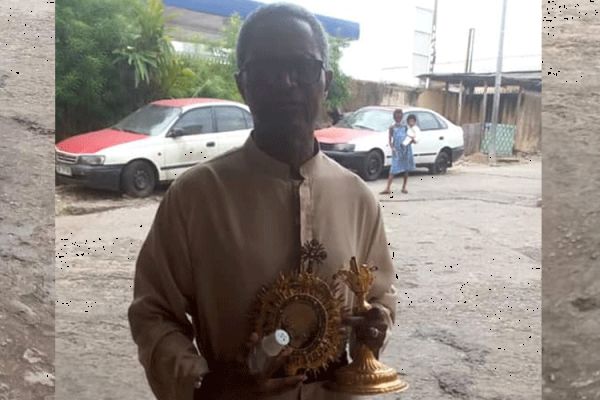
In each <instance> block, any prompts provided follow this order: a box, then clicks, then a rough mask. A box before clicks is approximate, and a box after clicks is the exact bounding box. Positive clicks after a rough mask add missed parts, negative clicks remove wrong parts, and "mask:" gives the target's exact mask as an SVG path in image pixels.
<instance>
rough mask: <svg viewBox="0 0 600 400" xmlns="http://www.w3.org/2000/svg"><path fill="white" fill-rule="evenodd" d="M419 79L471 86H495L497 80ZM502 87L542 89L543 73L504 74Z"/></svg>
mask: <svg viewBox="0 0 600 400" xmlns="http://www.w3.org/2000/svg"><path fill="white" fill-rule="evenodd" d="M418 77H419V78H422V79H425V78H429V79H431V80H433V81H441V82H448V83H452V84H459V83H461V82H462V83H463V84H465V85H469V86H484V85H485V84H486V83H487V84H488V86H493V85H494V83H495V80H496V74H495V73H493V72H488V73H450V74H440V73H437V74H435V73H434V74H422V75H419V76H418ZM501 82H502V85H503V86H504V85H521V86H531V87H541V85H542V71H510V72H503V73H502V81H501Z"/></svg>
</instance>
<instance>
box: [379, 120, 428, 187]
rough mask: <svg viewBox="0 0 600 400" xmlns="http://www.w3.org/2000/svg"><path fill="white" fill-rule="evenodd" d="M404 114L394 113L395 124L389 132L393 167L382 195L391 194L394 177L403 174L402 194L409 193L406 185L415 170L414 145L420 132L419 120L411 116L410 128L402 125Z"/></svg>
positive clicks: (408, 121)
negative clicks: (409, 175) (410, 174)
mask: <svg viewBox="0 0 600 400" xmlns="http://www.w3.org/2000/svg"><path fill="white" fill-rule="evenodd" d="M402 116H403V112H402V110H400V109H397V110H395V111H394V121H395V124H394V125H392V126H391V127H390V130H389V143H390V148H391V149H392V167H391V168H390V175H389V177H388V181H387V186H386V188H385V190H384V191H382V192H381V193H380V194H390V193H391V190H390V189H391V187H392V180H393V179H394V176H396V175H400V174H403V176H404V182H403V184H402V193H408V190H406V184H407V183H408V172H409V171H413V170H414V169H415V159H414V157H413V152H412V144H413V143H416V142H417V141H416V135H417V131H418V129H419V128H418V127H417V126H416V124H417V118H416V117H415V116H414V115H412V114H411V115H409V116H408V118H407V119H406V122H407V123H408V126H406V125H404V124H403V123H402Z"/></svg>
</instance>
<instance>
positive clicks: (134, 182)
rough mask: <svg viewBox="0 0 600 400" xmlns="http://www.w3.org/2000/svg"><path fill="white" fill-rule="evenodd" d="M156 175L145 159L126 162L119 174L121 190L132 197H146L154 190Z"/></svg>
mask: <svg viewBox="0 0 600 400" xmlns="http://www.w3.org/2000/svg"><path fill="white" fill-rule="evenodd" d="M155 186H156V175H155V173H154V168H152V165H150V164H149V163H148V162H146V161H141V160H137V161H134V162H132V163H131V164H128V165H127V166H126V167H125V169H123V173H122V175H121V187H122V188H123V191H124V192H125V193H126V194H128V195H129V196H132V197H147V196H150V195H151V194H152V192H154V187H155Z"/></svg>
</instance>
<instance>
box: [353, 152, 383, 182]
mask: <svg viewBox="0 0 600 400" xmlns="http://www.w3.org/2000/svg"><path fill="white" fill-rule="evenodd" d="M381 171H383V157H382V155H381V153H380V152H378V151H377V150H371V151H370V152H369V153H368V154H367V156H366V157H365V159H364V161H363V166H362V168H361V170H360V171H359V173H360V176H361V177H362V178H363V179H364V180H365V181H374V180H375V179H377V178H379V176H380V175H381Z"/></svg>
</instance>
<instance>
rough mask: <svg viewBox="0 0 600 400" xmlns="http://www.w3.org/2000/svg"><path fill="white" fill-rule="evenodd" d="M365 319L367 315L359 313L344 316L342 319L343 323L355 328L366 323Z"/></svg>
mask: <svg viewBox="0 0 600 400" xmlns="http://www.w3.org/2000/svg"><path fill="white" fill-rule="evenodd" d="M364 321H365V317H363V316H358V315H353V316H351V317H344V318H343V319H342V323H343V324H344V325H347V326H351V327H353V328H354V327H357V326H360V325H362V324H364Z"/></svg>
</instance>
